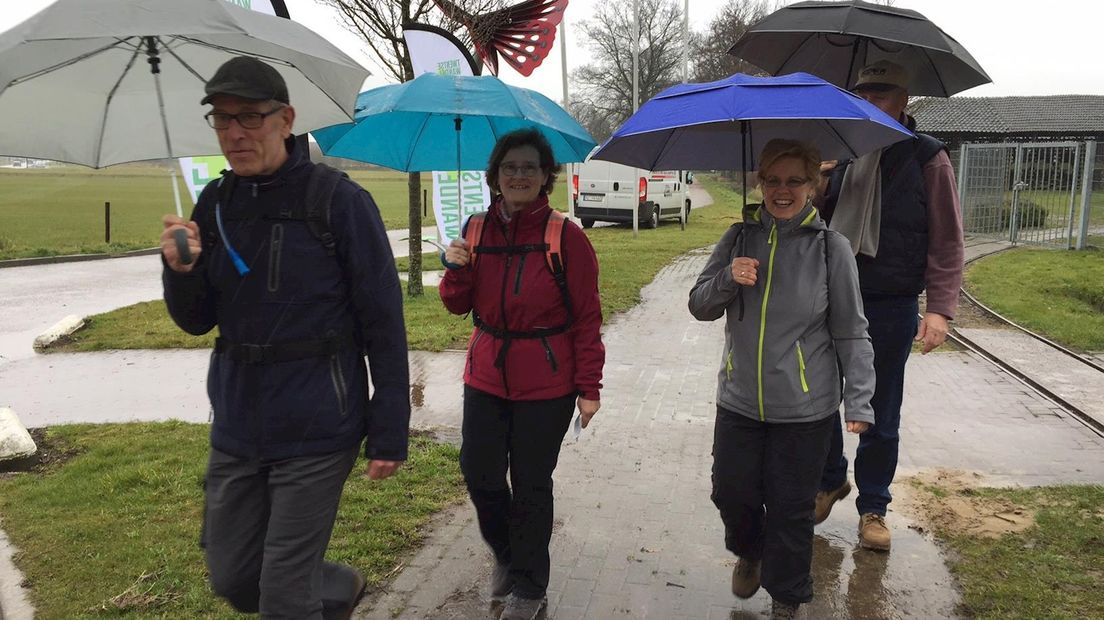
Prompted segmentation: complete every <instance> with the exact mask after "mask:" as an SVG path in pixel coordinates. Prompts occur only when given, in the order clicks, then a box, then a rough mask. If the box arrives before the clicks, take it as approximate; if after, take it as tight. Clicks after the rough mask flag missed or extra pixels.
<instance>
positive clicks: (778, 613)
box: [770, 599, 801, 620]
mask: <svg viewBox="0 0 1104 620" xmlns="http://www.w3.org/2000/svg"><path fill="white" fill-rule="evenodd" d="M799 608H801V604H800V603H783V602H782V601H776V600H773V599H772V600H771V615H770V617H771V620H794V618H796V617H797V610H798V609H799Z"/></svg>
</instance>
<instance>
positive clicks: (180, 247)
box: [173, 228, 192, 265]
mask: <svg viewBox="0 0 1104 620" xmlns="http://www.w3.org/2000/svg"><path fill="white" fill-rule="evenodd" d="M173 241H175V242H176V253H177V254H179V255H180V264H182V265H191V264H192V250H191V248H189V247H188V231H186V230H184V229H183V228H177V229H176V230H174V231H173Z"/></svg>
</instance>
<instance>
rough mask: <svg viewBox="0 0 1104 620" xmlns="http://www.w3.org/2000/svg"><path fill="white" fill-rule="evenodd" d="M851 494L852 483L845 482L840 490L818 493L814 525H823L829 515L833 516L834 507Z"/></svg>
mask: <svg viewBox="0 0 1104 620" xmlns="http://www.w3.org/2000/svg"><path fill="white" fill-rule="evenodd" d="M850 493H851V483H850V482H848V481H846V480H844V481H843V484H841V485H840V486H839V488H836V489H832V490H831V491H817V494H816V511H815V512H814V513H813V523H814V524H816V523H823V522H824V520H825V519H827V518H828V515H830V514H832V505H833V504H835V503H836V502H838V501H840V500H841V499H843V498H845V497H847V496H848V495H849V494H850Z"/></svg>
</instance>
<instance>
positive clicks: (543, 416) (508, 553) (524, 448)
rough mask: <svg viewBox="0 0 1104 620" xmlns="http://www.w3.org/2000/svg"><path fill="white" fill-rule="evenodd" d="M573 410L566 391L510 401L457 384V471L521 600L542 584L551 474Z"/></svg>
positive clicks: (538, 591)
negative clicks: (460, 411) (460, 404)
mask: <svg viewBox="0 0 1104 620" xmlns="http://www.w3.org/2000/svg"><path fill="white" fill-rule="evenodd" d="M574 411H575V395H574V394H569V395H567V396H563V397H560V398H553V399H550V400H537V401H515V400H507V399H504V398H499V397H497V396H493V395H491V394H488V393H486V392H481V391H479V390H476V389H474V388H471V387H469V386H467V385H465V386H464V423H463V430H462V433H463V441H464V443H463V445H462V446H461V448H460V470H461V471H462V472H463V473H464V481H465V482H466V483H467V485H468V494H469V495H470V496H471V500H472V504H474V505H475V512H476V515H477V516H478V518H479V531H480V532H481V533H482V534H483V540H485V541H487V544H488V545H489V546H490V548H491V551H492V552H493V553H494V555H495V561H497V562H498V563H500V564H504V565H507V566H509V567H510V576H511V577H512V578H513V580H514V593H515V594H517V595H518V596H522V597H525V598H541V597H543V596H544V594H545V591H546V590H547V589H548V574H549V570H550V560H549V557H548V543H549V542H550V541H551V540H552V472H553V470H555V469H556V462H557V461H558V460H559V457H560V444H561V443H563V438H564V435H565V434H566V433H567V427H568V426H569V425H570V424H571V415H572V413H574ZM507 469H509V472H510V483H509V485H507V484H506V471H507Z"/></svg>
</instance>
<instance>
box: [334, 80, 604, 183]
mask: <svg viewBox="0 0 1104 620" xmlns="http://www.w3.org/2000/svg"><path fill="white" fill-rule="evenodd" d="M353 118H354V120H355V122H353V123H344V124H340V125H334V126H332V127H326V128H325V129H320V130H316V131H314V132H312V134H313V135H314V139H315V140H317V141H318V146H319V147H320V148H321V149H322V152H323V153H325V154H326V155H330V156H333V157H344V158H346V159H354V160H357V161H363V162H367V163H371V164H376V165H379V166H385V167H387V168H392V169H394V170H402V171H404V172H418V171H425V170H483V169H484V168H486V166H487V160H488V159H489V158H490V155H491V150H492V149H494V145H495V143H496V142H497V141H498V139H499V138H500V137H502V136H503V135H504V134H507V133H509V132H511V131H514V130H515V129H523V128H530V127H532V128H536V129H538V130H539V131H540V132H541V133H542V134H544V136H545V137H546V138H547V139H548V142H549V144H551V145H552V153H553V155H554V156H555V158H556V162H557V163H561V164H562V163H570V162H578V161H583V160H584V159H586V156H587V154H589V153H590V151H591V149H593V148H594V146H595V145H596V143H595V142H594V140H593V139H591V137H590V134H588V133H587V131H586V129H583V127H582V125H580V124H579V123H578V122H577V121H576V120H575V119H574V118H572V117H571V115H570V114H568V113H567V111H566V110H564V109H563V108H561V107H560V106H559V105H557V104H556V103H555V102H553V101H552V100H551V99H549V98H548V97H545V96H544V95H542V94H540V93H538V92H536V91H533V90H529V89H527V88H519V87H517V86H510V85H508V84H506V83H504V82H503V81H502V80H500V79H498V78H496V77H494V76H491V75H476V76H465V75H435V74H432V73H426V74H423V75H421V76H419V77H418V78H416V79H414V80H411V81H409V82H405V83H403V84H393V85H388V86H381V87H379V88H373V89H372V90H368V91H365V92H363V93H361V94H360V95H359V96H358V97H357V102H356V113H355V115H354V117H353Z"/></svg>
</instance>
